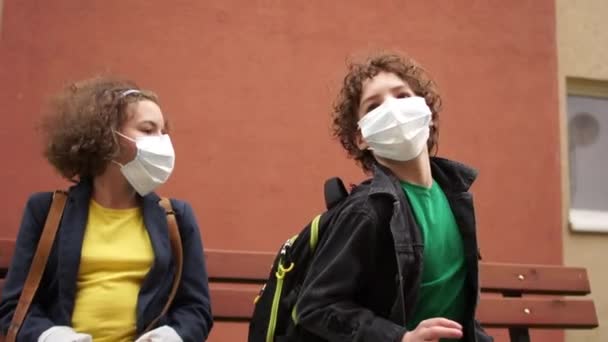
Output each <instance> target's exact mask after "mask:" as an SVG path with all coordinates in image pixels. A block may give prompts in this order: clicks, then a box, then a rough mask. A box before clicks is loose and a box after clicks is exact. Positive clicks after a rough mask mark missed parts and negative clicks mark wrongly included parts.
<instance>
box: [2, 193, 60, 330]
mask: <svg viewBox="0 0 608 342" xmlns="http://www.w3.org/2000/svg"><path fill="white" fill-rule="evenodd" d="M51 200H52V194H51V193H38V194H34V195H32V196H31V197H30V198H29V200H28V202H27V204H26V207H25V212H24V214H23V218H22V220H21V226H20V227H19V233H18V235H17V242H16V244H15V252H14V254H13V257H12V261H11V265H10V267H9V270H8V274H7V276H6V280H5V283H4V289H3V290H2V300H1V301H0V329H1V332H2V334H3V335H6V333H7V332H8V329H9V326H10V323H11V320H12V319H13V315H14V314H15V309H16V308H17V303H18V302H19V296H20V295H21V291H22V290H23V287H24V285H25V279H26V277H27V274H28V272H29V269H30V265H31V263H32V260H33V258H34V253H35V252H36V247H37V246H38V240H39V239H40V234H41V232H42V228H43V226H44V221H45V220H46V216H47V214H48V211H49V208H50V205H51ZM44 289H45V286H44V277H43V278H42V280H41V284H40V286H39V288H38V292H37V294H36V296H34V299H33V300H32V303H31V305H30V309H29V312H28V314H27V315H26V317H25V320H24V321H23V324H22V325H21V329H20V330H19V334H18V335H17V341H36V340H37V339H38V337H39V336H40V335H41V334H42V333H43V332H44V331H45V330H47V329H49V328H50V327H52V326H54V325H55V324H53V322H52V321H51V320H50V318H49V317H47V315H46V313H45V310H44V307H43V305H41V303H40V298H44V293H43V292H44Z"/></svg>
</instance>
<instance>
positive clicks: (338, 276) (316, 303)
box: [297, 210, 406, 342]
mask: <svg viewBox="0 0 608 342" xmlns="http://www.w3.org/2000/svg"><path fill="white" fill-rule="evenodd" d="M376 226H377V224H375V220H374V219H373V218H372V217H371V216H370V213H368V212H366V211H363V210H361V211H358V212H353V211H352V210H349V211H343V212H342V213H340V214H339V215H338V216H337V217H336V219H335V221H334V222H333V223H332V225H331V226H330V227H328V230H327V231H326V233H325V234H328V235H327V236H325V237H324V238H323V240H322V243H321V244H320V245H319V247H318V250H317V251H316V252H315V256H314V258H313V260H312V261H311V268H310V270H309V272H308V274H307V277H306V279H305V281H304V284H303V290H302V293H301V295H300V298H299V300H298V303H297V308H298V309H297V311H298V323H299V324H300V326H301V327H302V328H303V329H305V330H308V331H310V332H312V333H314V334H315V335H318V336H320V337H321V338H323V339H326V340H328V341H332V342H338V341H340V342H341V341H349V342H350V341H357V342H368V341H369V342H377V341H390V342H398V341H401V339H402V337H403V335H404V334H405V332H406V329H405V327H402V326H399V325H397V324H395V323H393V322H391V321H389V320H387V319H385V318H382V317H379V316H377V315H376V314H374V312H372V311H371V310H369V309H367V308H365V307H362V306H361V305H359V304H358V303H356V302H355V297H356V295H357V291H358V289H361V288H366V287H369V286H370V285H371V284H369V282H370V281H373V277H372V276H370V275H369V272H372V271H373V270H374V268H375V259H376V255H375V250H376V248H375V246H376V244H377V242H378V240H379V239H378V231H377V228H376Z"/></svg>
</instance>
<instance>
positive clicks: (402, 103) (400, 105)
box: [359, 96, 432, 161]
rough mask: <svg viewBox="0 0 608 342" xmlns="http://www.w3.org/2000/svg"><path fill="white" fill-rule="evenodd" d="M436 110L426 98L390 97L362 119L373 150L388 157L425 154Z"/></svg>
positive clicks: (401, 157) (363, 128) (363, 129)
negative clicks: (428, 103) (433, 113)
mask: <svg viewBox="0 0 608 342" xmlns="http://www.w3.org/2000/svg"><path fill="white" fill-rule="evenodd" d="M431 116H432V112H431V109H430V108H429V106H428V105H427V104H426V101H425V99H424V98H422V97H417V96H416V97H406V98H402V99H395V98H388V99H387V100H385V101H384V102H383V103H382V104H381V105H380V106H378V107H377V108H374V109H373V110H372V111H371V112H369V113H367V114H366V115H365V116H363V117H362V118H361V120H359V128H360V129H361V135H362V136H363V139H364V140H365V141H366V142H367V144H368V145H369V149H370V150H371V151H372V152H373V153H374V154H375V155H377V156H379V157H383V158H386V159H391V160H397V161H407V160H411V159H414V158H416V157H417V156H419V155H420V153H422V151H423V148H425V146H426V143H427V140H428V138H429V133H430V128H429V124H430V123H431Z"/></svg>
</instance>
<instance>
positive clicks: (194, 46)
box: [0, 0, 562, 341]
mask: <svg viewBox="0 0 608 342" xmlns="http://www.w3.org/2000/svg"><path fill="white" fill-rule="evenodd" d="M2 25H3V27H2V30H1V35H2V36H1V41H0V108H2V118H3V124H2V125H1V126H0V143H1V144H2V145H1V146H3V148H4V151H5V154H4V156H3V157H4V160H3V162H2V168H0V177H1V179H3V180H4V182H3V190H4V196H2V199H0V205H1V206H2V208H3V215H2V216H1V217H0V227H2V228H1V229H2V230H1V231H0V237H13V236H14V235H15V234H16V231H17V229H18V224H19V220H20V215H21V211H22V209H23V205H24V201H25V200H26V198H27V196H28V194H30V193H31V192H33V191H40V190H49V189H54V188H57V187H63V186H65V185H66V183H65V182H63V181H61V180H60V179H59V177H57V175H56V174H55V173H54V172H53V171H52V170H51V169H50V168H49V167H48V166H47V164H46V163H45V160H43V158H42V157H41V153H40V151H41V146H40V139H39V134H38V132H37V130H36V125H37V122H38V119H39V117H40V113H41V112H42V110H43V109H44V103H45V102H44V101H45V99H47V98H48V96H49V95H50V94H52V93H53V92H55V91H56V90H58V89H59V88H60V87H61V86H62V85H63V84H65V83H66V82H68V81H71V80H76V79H81V78H85V77H89V76H91V75H94V74H98V73H104V72H110V73H114V74H119V75H124V76H127V77H130V78H132V79H134V80H136V81H138V82H139V83H140V84H141V85H142V86H144V87H148V88H151V89H152V90H154V91H156V92H158V93H159V94H160V96H161V101H162V105H163V109H164V111H165V112H166V113H167V114H168V115H170V117H171V120H172V121H173V123H174V125H175V131H174V134H173V140H174V144H175V147H176V151H177V167H176V171H175V174H174V176H173V177H172V179H171V180H170V182H169V183H168V184H167V185H166V186H165V187H164V188H163V189H162V190H161V192H163V193H164V194H170V195H172V196H175V197H179V198H183V199H186V200H188V201H190V202H191V203H192V204H193V206H194V208H195V210H196V213H197V215H198V218H199V221H200V226H201V231H202V234H203V237H204V242H205V245H206V246H207V247H212V248H232V249H250V250H275V249H276V247H277V246H278V244H279V243H280V242H282V241H283V240H284V239H285V238H286V237H287V236H290V234H293V233H294V232H296V231H298V230H299V229H300V227H301V226H302V225H303V224H304V223H305V222H306V221H307V220H308V219H310V218H311V217H312V216H313V215H314V214H315V213H316V212H318V211H319V210H321V209H322V207H323V202H322V200H323V199H322V182H323V180H324V179H325V178H327V177H330V176H334V175H340V176H342V177H344V178H345V179H347V180H349V181H356V180H358V179H360V178H361V177H362V176H361V174H360V172H359V171H358V169H357V168H356V167H354V166H353V164H352V163H351V162H350V161H349V160H347V159H346V158H345V157H344V153H343V152H342V151H341V150H340V148H339V146H338V145H337V143H336V142H334V141H332V140H331V138H330V134H329V132H330V131H329V128H328V127H329V124H330V118H329V112H330V104H331V102H332V101H333V99H334V96H335V94H336V92H337V89H338V87H339V84H340V80H341V77H342V76H343V74H344V71H345V63H344V62H345V59H346V58H347V57H348V56H349V55H352V54H353V53H356V54H359V55H361V54H365V53H367V52H372V51H376V50H377V49H379V48H389V49H399V50H402V51H406V52H408V53H410V54H411V55H413V56H414V57H415V58H416V59H418V60H420V61H421V62H422V63H423V64H424V65H425V66H426V67H427V68H428V69H429V70H430V71H431V73H432V74H433V75H434V77H435V78H436V80H437V81H438V83H439V86H440V87H441V89H442V92H443V95H444V102H445V107H444V108H445V110H444V112H443V113H442V131H441V139H440V152H441V153H440V154H441V155H444V156H448V157H451V158H455V159H458V160H461V161H464V162H466V163H469V164H472V165H474V166H476V167H477V168H479V170H480V172H481V173H480V177H479V179H478V182H477V183H476V185H475V187H474V191H475V193H476V203H477V214H478V224H479V237H480V240H481V245H482V253H483V255H484V258H485V260H492V261H521V262H537V263H561V260H562V241H561V239H562V237H561V214H560V213H561V208H560V203H561V199H560V196H561V193H560V164H559V158H560V153H559V130H558V101H557V66H556V65H557V64H556V47H555V14H554V3H553V1H548V0H545V1H540V0H539V1H472V0H469V1H466V0H465V1H458V2H450V1H380V2H374V1H360V0H355V1H353V0H350V1H344V0H340V1H319V0H313V1H278V0H256V1H244V0H223V1H214V2H210V1H195V0H190V1H185V0H184V1H171V2H166V1H131V2H125V1H117V0H106V1H94V2H93V1H91V2H80V1H68V0H56V1H42V0H38V1H35V0H23V1H19V0H8V1H5V3H4V13H3V20H2ZM241 328H242V327H241ZM222 330H223V331H224V333H226V331H228V330H231V333H235V332H236V333H237V334H238V333H241V334H242V333H244V330H242V331H240V330H238V329H237V330H232V329H228V328H227V326H219V327H218V329H217V331H216V333H215V334H214V341H224V340H227V339H226V338H227V335H221V334H222V333H221V331H222ZM560 335H561V334H550V335H549V334H547V335H545V337H544V339H542V340H543V341H555V340H556V339H558V340H559V339H560V338H561V337H559V336H560ZM503 341H504V339H503Z"/></svg>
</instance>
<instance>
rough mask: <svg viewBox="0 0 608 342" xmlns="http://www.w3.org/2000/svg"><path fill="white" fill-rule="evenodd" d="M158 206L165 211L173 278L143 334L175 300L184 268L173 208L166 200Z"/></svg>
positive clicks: (161, 201) (163, 199)
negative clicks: (158, 312)
mask: <svg viewBox="0 0 608 342" xmlns="http://www.w3.org/2000/svg"><path fill="white" fill-rule="evenodd" d="M159 204H160V206H161V207H163V208H164V209H165V213H166V215H167V225H168V226H169V239H170V240H171V251H172V253H173V259H174V260H175V277H174V278H173V286H172V287H171V292H170V293H169V298H168V299H167V302H166V303H165V306H164V307H163V310H162V311H161V312H160V315H158V317H156V318H155V319H154V320H153V321H152V322H151V323H150V324H148V327H147V328H146V330H144V333H146V332H148V331H150V330H152V328H154V326H156V324H157V323H158V321H159V320H160V319H161V318H162V317H163V316H164V315H165V314H166V313H167V312H168V311H169V308H170V307H171V304H172V303H173V299H175V295H176V294H177V289H178V287H179V283H180V281H181V279H182V270H183V267H184V255H183V251H182V239H181V237H180V235H179V228H178V226H177V219H176V218H175V212H174V211H173V207H172V206H171V201H170V200H169V199H168V198H162V199H161V200H160V202H159Z"/></svg>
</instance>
